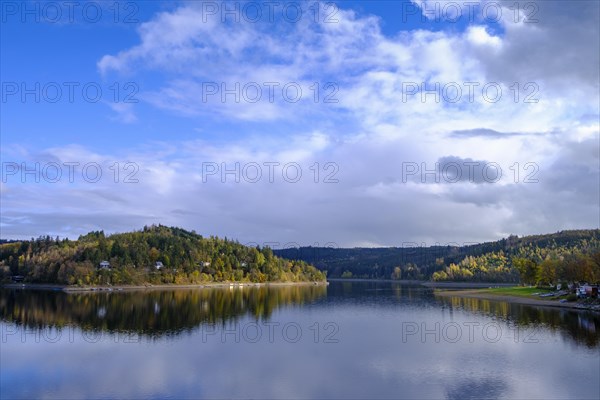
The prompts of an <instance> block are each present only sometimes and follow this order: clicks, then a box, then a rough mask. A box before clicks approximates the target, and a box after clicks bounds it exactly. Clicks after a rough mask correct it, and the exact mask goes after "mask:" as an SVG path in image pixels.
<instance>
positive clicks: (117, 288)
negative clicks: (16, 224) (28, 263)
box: [0, 281, 329, 293]
mask: <svg viewBox="0 0 600 400" xmlns="http://www.w3.org/2000/svg"><path fill="white" fill-rule="evenodd" d="M327 285H329V282H327V281H310V282H262V283H258V282H206V283H198V284H186V285H175V284H172V285H170V284H159V285H152V284H146V285H114V286H106V285H100V286H70V285H52V284H44V283H7V284H3V285H0V289H21V290H47V291H56V292H65V293H75V292H125V291H139V290H169V289H170V290H173V289H214V288H244V287H269V286H327Z"/></svg>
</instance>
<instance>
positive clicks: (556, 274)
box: [275, 229, 600, 283]
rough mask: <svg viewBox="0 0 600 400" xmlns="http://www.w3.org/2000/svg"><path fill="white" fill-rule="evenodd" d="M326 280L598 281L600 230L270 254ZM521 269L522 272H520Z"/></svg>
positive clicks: (291, 250) (286, 250)
mask: <svg viewBox="0 0 600 400" xmlns="http://www.w3.org/2000/svg"><path fill="white" fill-rule="evenodd" d="M275 253H276V254H277V255H279V256H282V257H286V258H294V259H301V260H304V261H306V262H309V263H311V264H313V265H315V266H317V268H319V269H321V270H323V271H327V276H328V277H334V278H338V277H342V278H367V279H398V280H400V279H402V280H406V279H421V280H430V279H432V280H437V281H444V280H448V281H480V282H515V283H516V282H520V281H522V282H524V283H550V281H554V282H558V281H568V282H574V281H588V282H597V281H600V271H598V268H599V265H598V260H599V258H600V255H599V253H600V230H597V229H596V230H573V231H561V232H557V233H553V234H547V235H533V236H525V237H521V238H519V237H518V236H514V235H511V236H509V237H508V238H505V239H502V240H498V241H495V242H488V243H480V244H473V245H468V246H431V247H425V246H422V247H421V246H416V244H410V245H408V246H405V247H390V248H354V249H341V248H331V247H329V248H325V247H301V248H291V249H284V250H276V251H275ZM524 265H525V267H524Z"/></svg>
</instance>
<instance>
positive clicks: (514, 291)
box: [434, 286, 600, 312]
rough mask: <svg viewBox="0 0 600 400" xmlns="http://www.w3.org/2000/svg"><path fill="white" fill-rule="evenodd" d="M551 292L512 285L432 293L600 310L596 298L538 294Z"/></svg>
mask: <svg viewBox="0 0 600 400" xmlns="http://www.w3.org/2000/svg"><path fill="white" fill-rule="evenodd" d="M552 292H553V291H552V290H550V289H544V288H537V287H522V286H512V287H498V288H488V289H470V290H440V289H437V290H435V291H434V294H435V295H436V296H441V297H467V298H476V299H482V300H493V301H505V302H508V303H518V304H527V305H532V306H544V307H562V308H576V309H584V310H591V311H598V312H600V301H599V300H597V299H596V300H594V299H587V300H579V301H565V299H566V297H567V296H566V295H561V296H549V297H540V294H545V293H552ZM561 300H562V301H561ZM590 300H591V301H590Z"/></svg>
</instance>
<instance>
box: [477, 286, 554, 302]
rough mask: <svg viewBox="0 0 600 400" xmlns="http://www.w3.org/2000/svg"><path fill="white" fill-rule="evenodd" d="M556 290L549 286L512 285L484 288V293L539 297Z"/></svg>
mask: <svg viewBox="0 0 600 400" xmlns="http://www.w3.org/2000/svg"><path fill="white" fill-rule="evenodd" d="M553 291H554V290H552V289H549V288H538V287H529V286H510V287H497V288H488V289H482V290H481V292H482V293H490V294H497V295H504V296H518V297H526V298H532V299H537V298H539V295H540V294H545V293H552V292H553Z"/></svg>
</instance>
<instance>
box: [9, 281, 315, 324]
mask: <svg viewBox="0 0 600 400" xmlns="http://www.w3.org/2000/svg"><path fill="white" fill-rule="evenodd" d="M326 293H327V287H326V286H321V285H318V286H282V287H268V288H267V287H245V288H237V287H236V288H233V290H231V289H224V288H210V289H177V290H149V291H132V292H110V293H108V292H102V293H97V292H94V293H90V292H85V293H64V292H50V291H31V290H8V289H6V290H0V319H2V320H3V321H6V322H13V323H16V324H17V325H21V326H25V327H27V328H37V329H44V328H47V327H56V328H62V327H65V326H77V327H80V328H81V329H83V330H102V331H109V332H130V333H137V334H143V335H150V336H160V335H163V334H169V335H172V334H177V333H181V332H184V331H190V330H193V329H194V328H196V327H198V326H199V325H201V324H205V323H209V324H224V323H226V322H231V321H233V322H235V321H236V320H238V319H239V318H242V317H246V316H251V317H253V318H255V319H256V320H259V319H262V320H268V319H269V318H270V316H271V314H272V313H273V311H274V310H275V309H277V308H279V307H283V306H287V305H302V304H305V303H307V302H313V301H315V300H316V299H318V298H321V297H323V296H325V294H326Z"/></svg>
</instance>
